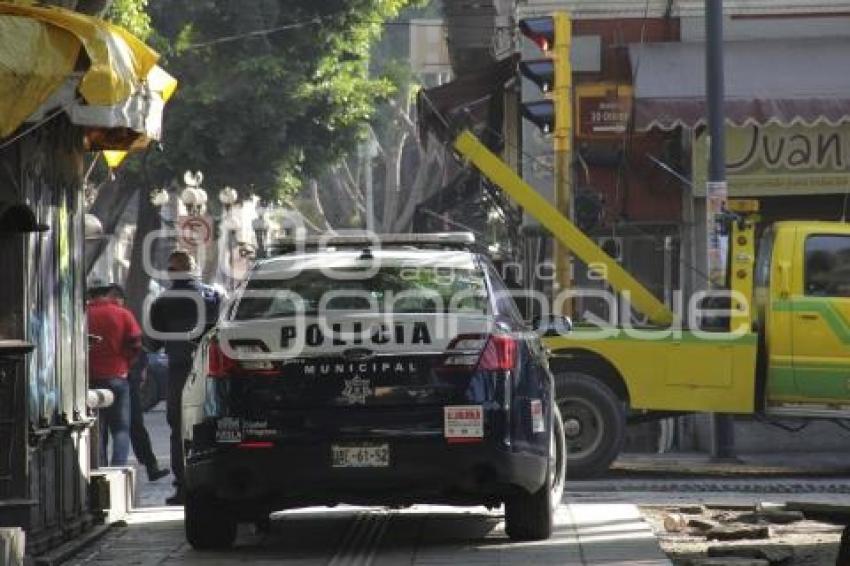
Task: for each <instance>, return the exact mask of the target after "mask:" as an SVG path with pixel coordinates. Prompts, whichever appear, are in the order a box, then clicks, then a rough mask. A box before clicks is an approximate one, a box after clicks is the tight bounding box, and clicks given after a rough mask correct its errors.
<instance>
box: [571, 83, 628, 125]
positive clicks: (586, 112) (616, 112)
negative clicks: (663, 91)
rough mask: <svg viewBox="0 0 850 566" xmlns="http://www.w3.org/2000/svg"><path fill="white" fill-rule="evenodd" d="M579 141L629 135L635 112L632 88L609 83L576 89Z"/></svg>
mask: <svg viewBox="0 0 850 566" xmlns="http://www.w3.org/2000/svg"><path fill="white" fill-rule="evenodd" d="M575 93H576V94H575V96H576V115H577V117H578V127H577V128H576V137H578V138H585V139H588V138H612V137H613V138H618V137H621V136H622V135H623V134H625V133H626V128H627V127H628V123H629V117H630V114H631V108H632V87H631V86H628V85H617V84H610V83H592V84H580V85H576V87H575Z"/></svg>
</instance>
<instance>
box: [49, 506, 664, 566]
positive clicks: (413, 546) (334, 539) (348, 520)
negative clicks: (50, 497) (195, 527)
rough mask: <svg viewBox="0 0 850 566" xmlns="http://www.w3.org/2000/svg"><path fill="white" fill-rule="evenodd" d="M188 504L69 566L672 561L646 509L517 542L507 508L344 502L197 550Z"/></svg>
mask: <svg viewBox="0 0 850 566" xmlns="http://www.w3.org/2000/svg"><path fill="white" fill-rule="evenodd" d="M182 519H183V513H182V509H181V508H179V507H159V508H155V507H148V508H144V509H138V510H136V511H135V512H133V513H132V514H131V516H130V518H129V520H128V522H127V523H128V525H127V527H126V528H121V527H114V528H113V529H112V530H111V532H110V533H109V534H107V535H106V536H105V537H104V538H103V539H102V540H101V541H99V542H98V543H97V544H96V545H95V546H93V547H91V548H88V549H86V550H84V551H83V552H81V553H80V554H78V555H77V556H76V557H75V558H73V559H71V560H70V561H69V562H67V563H66V566H107V565H112V564H123V565H124V566H160V565H162V566H167V565H172V564H180V565H183V566H189V565H198V566H205V565H210V564H216V565H226V564H244V563H247V562H250V563H262V564H298V565H299V566H308V565H313V564H315V565H316V566H319V565H326V564H340V565H342V564H347V565H352V566H353V565H357V566H392V565H394V564H399V563H403V564H410V565H411V566H446V565H447V564H473V565H480V566H488V565H491V564H499V565H500V566H512V565H515V566H529V565H532V564H533V565H535V566H537V565H540V566H546V565H551V566H555V565H558V566H563V565H566V566H603V565H604V566H611V565H614V564H616V565H619V566H669V565H670V564H671V563H670V561H669V560H668V559H667V558H666V556H665V555H664V553H663V552H662V551H661V549H660V547H659V545H658V542H657V541H656V539H655V536H654V535H653V533H652V530H651V529H650V527H649V525H648V524H647V523H646V522H645V521H644V520H643V518H642V517H641V515H640V513H639V511H638V509H637V507H636V506H635V505H632V504H627V503H570V504H565V505H562V506H561V507H560V508H559V510H558V513H557V515H556V522H557V524H556V527H555V532H554V533H553V535H552V537H551V538H550V539H549V540H545V541H537V542H528V543H515V542H512V541H510V540H509V539H508V538H507V537H506V536H505V533H504V530H503V523H502V520H501V516H500V515H499V513H487V512H485V511H484V510H483V509H480V510H479V509H472V510H468V509H457V508H447V507H438V506H418V507H414V508H411V509H406V510H401V511H387V510H383V509H368V510H367V509H361V508H337V509H318V508H317V509H308V510H299V511H291V512H286V513H280V514H277V515H276V516H275V517H274V519H273V521H272V528H271V531H270V533H268V534H257V533H253V532H251V529H250V528H248V527H247V526H246V528H242V529H241V530H240V536H239V538H238V540H237V545H236V547H235V548H234V549H233V550H231V551H228V552H196V551H194V550H192V548H191V547H190V546H189V545H188V544H187V543H186V541H185V539H184V535H183V520H182Z"/></svg>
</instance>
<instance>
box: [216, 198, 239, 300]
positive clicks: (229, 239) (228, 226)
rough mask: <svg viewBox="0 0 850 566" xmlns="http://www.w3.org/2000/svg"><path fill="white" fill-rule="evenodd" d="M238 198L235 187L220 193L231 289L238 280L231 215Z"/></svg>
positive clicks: (234, 233)
mask: <svg viewBox="0 0 850 566" xmlns="http://www.w3.org/2000/svg"><path fill="white" fill-rule="evenodd" d="M238 198H239V194H238V193H237V192H236V190H235V189H234V188H233V187H224V188H223V189H221V190H220V191H219V192H218V200H219V202H220V203H221V205H222V207H224V212H223V213H222V215H221V224H220V226H221V228H223V229H224V233H225V239H226V241H225V247H226V248H227V262H228V267H229V273H227V274H226V277H227V280H228V281H229V282H230V288H231V289H232V288H233V287H235V285H236V278H235V277H234V273H233V271H234V269H235V265H234V261H233V260H234V257H233V247H234V245H233V244H234V242H235V241H236V225H235V223H234V219H233V217H232V215H231V207H232V206H233V205H234V204H235V203H236V200H237V199H238Z"/></svg>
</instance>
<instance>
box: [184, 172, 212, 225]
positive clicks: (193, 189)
mask: <svg viewBox="0 0 850 566" xmlns="http://www.w3.org/2000/svg"><path fill="white" fill-rule="evenodd" d="M203 180H204V174H203V173H201V172H200V171H195V172H194V173H192V172H191V171H186V172H185V173H184V174H183V182H184V183H186V188H185V189H183V192H182V193H180V200H181V201H182V202H183V204H184V205H185V206H186V214H188V215H189V216H201V215H202V214H203V213H204V210H205V209H206V206H207V192H206V191H205V190H204V189H202V188H201V183H202V182H203Z"/></svg>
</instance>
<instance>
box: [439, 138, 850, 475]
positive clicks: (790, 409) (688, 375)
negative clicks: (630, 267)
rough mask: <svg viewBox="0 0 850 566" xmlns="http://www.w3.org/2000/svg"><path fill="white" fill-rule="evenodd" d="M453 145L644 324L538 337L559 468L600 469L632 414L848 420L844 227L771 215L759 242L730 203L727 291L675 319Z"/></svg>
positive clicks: (501, 169)
mask: <svg viewBox="0 0 850 566" xmlns="http://www.w3.org/2000/svg"><path fill="white" fill-rule="evenodd" d="M452 145H453V147H454V150H455V151H456V152H457V153H458V154H459V156H460V157H461V158H462V159H463V160H465V161H466V162H468V163H469V164H471V165H473V166H474V167H475V168H477V169H478V171H480V172H481V174H482V175H484V176H485V177H487V178H488V179H489V180H490V181H491V182H492V183H493V184H494V185H496V186H497V187H499V188H500V189H501V190H503V191H504V192H505V193H506V194H507V195H508V196H509V197H511V199H512V200H513V201H515V202H516V204H518V205H519V206H521V207H522V208H523V209H524V210H525V211H526V212H527V213H528V214H530V215H531V216H532V217H534V218H535V219H536V220H537V221H538V222H539V223H540V224H541V225H542V226H543V227H544V228H545V229H546V230H548V231H549V232H550V233H551V234H552V236H553V237H554V238H556V239H557V240H558V241H559V242H560V243H561V244H563V246H565V247H566V248H567V249H569V250H570V252H571V253H572V254H573V255H574V256H575V257H576V258H577V259H579V260H581V261H582V262H584V263H585V264H586V265H588V266H592V268H593V269H594V270H595V271H596V272H597V273H598V274H600V275H601V276H602V277H603V278H604V279H605V280H606V281H607V284H608V285H610V287H611V288H612V289H613V290H614V291H616V292H617V293H620V294H621V295H625V296H628V297H630V304H631V307H632V308H633V309H634V310H636V311H638V312H640V313H643V314H644V315H645V317H646V319H647V320H648V321H649V322H648V324H646V325H643V326H642V327H639V328H632V327H623V326H614V327H611V328H601V327H599V326H598V325H591V326H583V325H582V324H576V325H574V326H573V328H572V331H570V332H568V333H554V335H551V336H547V337H545V338H544V343H545V345H546V346H547V347H548V348H549V349H550V351H551V354H552V357H551V359H550V368H551V369H552V371H553V373H554V374H555V376H556V395H557V398H558V403H559V406H560V409H561V413H562V415H563V420H564V431H565V437H566V441H567V446H568V453H569V457H568V459H567V462H568V464H567V467H568V473H567V475H568V477H574V478H575V477H592V476H596V475H598V474H601V473H604V472H605V471H606V470H607V469H608V467H609V466H610V464H611V463H612V462H613V460H614V459H615V458H616V457H617V455H618V454H619V452H620V450H621V448H622V446H623V441H624V437H625V426H626V423H627V422H628V421H629V420H631V419H635V420H637V419H640V420H647V419H652V418H664V417H668V416H670V415H671V414H684V413H690V412H713V413H727V414H739V415H759V416H761V417H763V418H765V419H768V420H777V419H784V418H802V419H832V420H839V421H840V419H847V418H850V224H847V223H843V222H814V221H804V220H800V221H785V222H778V223H775V224H773V225H772V226H769V227H766V228H765V229H764V231H763V233H762V236H761V241H760V245H759V246H758V249H757V247H756V242H755V239H756V225H757V223H758V220H759V218H758V214H757V213H758V202H757V201H748V200H730V201H729V205H728V210H729V215H728V216H729V222H728V224H729V242H730V243H729V250H728V257H729V263H728V265H729V269H727V271H728V276H727V284H728V288H729V289H730V291H731V293H730V295H729V298H728V300H727V302H726V303H725V305H724V306H723V307H722V308H720V307H715V308H714V309H713V311H714V312H713V313H708V314H713V315H715V316H702V317H700V316H698V317H696V320H695V321H694V320H688V321H687V323H688V324H687V325H683V324H682V319H683V317H682V316H681V314H676V313H674V312H672V311H671V309H670V308H668V306H667V305H665V304H664V303H662V302H661V301H659V300H658V299H657V298H656V297H655V296H654V295H653V294H652V293H651V292H650V291H649V290H648V289H646V288H645V287H644V286H643V285H641V284H640V283H639V282H638V281H637V280H636V279H635V278H634V277H633V276H632V275H631V274H629V273H628V272H627V271H626V270H624V269H623V268H622V266H620V265H619V264H618V263H617V262H616V261H615V260H614V259H613V258H611V257H610V256H609V255H608V254H607V253H606V252H605V251H604V250H603V249H601V248H600V247H598V246H597V245H596V243H595V242H594V241H593V240H591V239H590V238H588V237H587V236H586V235H585V234H584V233H582V231H581V230H580V229H579V228H578V227H576V226H575V225H574V224H573V223H572V222H570V220H569V219H567V218H566V217H565V216H564V215H562V214H561V213H560V212H559V211H558V210H557V209H556V208H555V207H554V206H552V205H551V204H550V203H549V202H548V201H547V200H546V199H545V198H543V197H542V196H541V195H539V194H538V193H537V192H536V191H535V190H534V189H533V188H532V187H531V186H529V185H528V184H527V183H525V182H524V181H523V180H522V179H521V178H520V177H519V176H518V175H517V174H516V173H515V172H514V171H513V170H512V169H511V168H510V167H509V166H508V165H507V164H505V163H504V162H503V161H502V160H501V159H500V158H499V157H498V156H496V155H495V154H493V153H492V152H490V151H489V150H488V149H487V147H486V146H484V145H483V144H482V143H481V142H480V141H479V140H478V139H477V138H476V136H475V135H474V134H473V133H472V132H471V131H469V130H462V131H460V133H459V134H458V135H456V136H454V139H453V141H452ZM698 306H699V305H698ZM718 310H721V311H722V312H719V313H718V312H717V311H718ZM704 314H705V313H704ZM718 315H719V316H718Z"/></svg>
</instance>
